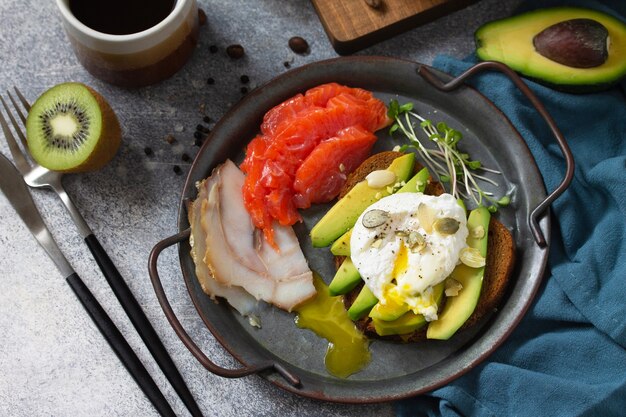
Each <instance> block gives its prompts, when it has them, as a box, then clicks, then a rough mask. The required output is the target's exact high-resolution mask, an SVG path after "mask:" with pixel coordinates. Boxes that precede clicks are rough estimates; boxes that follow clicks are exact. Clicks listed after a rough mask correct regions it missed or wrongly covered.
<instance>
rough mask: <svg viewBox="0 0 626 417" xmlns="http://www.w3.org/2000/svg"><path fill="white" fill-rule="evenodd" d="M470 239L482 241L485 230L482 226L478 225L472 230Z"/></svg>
mask: <svg viewBox="0 0 626 417" xmlns="http://www.w3.org/2000/svg"><path fill="white" fill-rule="evenodd" d="M472 237H473V238H474V239H482V238H484V237H485V228H484V227H483V226H482V225H478V226H476V227H474V228H473V229H472Z"/></svg>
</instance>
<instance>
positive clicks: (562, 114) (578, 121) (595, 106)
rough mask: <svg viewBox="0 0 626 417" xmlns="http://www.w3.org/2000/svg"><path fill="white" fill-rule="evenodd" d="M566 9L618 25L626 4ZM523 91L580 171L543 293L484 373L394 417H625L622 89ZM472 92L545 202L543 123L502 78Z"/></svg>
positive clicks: (557, 176)
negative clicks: (553, 126) (525, 149)
mask: <svg viewBox="0 0 626 417" xmlns="http://www.w3.org/2000/svg"><path fill="white" fill-rule="evenodd" d="M618 3H619V4H618ZM554 4H558V2H554V1H552V2H547V1H535V2H529V3H526V4H524V6H523V7H524V8H525V9H531V8H536V7H546V6H548V5H554ZM567 4H570V5H573V4H576V5H583V6H587V7H592V8H597V9H601V10H603V11H606V12H609V13H611V14H613V15H614V16H616V17H619V18H621V19H623V20H626V2H624V1H619V2H618V1H614V2H609V1H606V2H604V3H601V2H589V1H578V2H571V1H570V2H568V3H567ZM475 62H476V60H475V58H474V57H470V58H468V59H466V60H464V61H459V60H456V59H454V58H450V57H438V58H437V59H436V60H435V62H434V66H435V67H437V68H440V69H441V70H443V71H445V72H447V73H449V74H453V75H457V74H459V73H461V72H462V71H464V70H465V69H467V68H468V67H470V66H471V65H472V64H473V63H475ZM526 82H527V84H529V85H530V87H531V88H532V90H533V91H534V92H535V94H536V95H537V96H538V97H539V99H540V100H541V101H542V102H543V103H544V105H545V106H546V107H547V109H548V111H549V112H550V114H551V115H552V116H553V117H554V119H555V121H556V123H557V125H558V126H559V128H560V129H561V131H562V133H563V134H564V136H565V138H566V139H567V141H568V143H569V146H570V147H571V149H572V152H573V154H574V159H575V162H576V172H575V176H574V179H573V181H572V184H571V185H570V187H569V188H568V190H567V191H566V192H565V193H564V194H563V195H562V196H561V197H560V198H559V199H558V200H557V201H556V202H555V203H554V204H553V205H552V220H553V222H552V231H551V233H552V239H551V242H550V257H549V262H548V270H547V272H546V274H545V276H544V282H543V284H542V287H541V288H540V290H539V293H538V295H537V297H536V299H535V302H534V303H533V305H532V308H531V309H530V310H529V311H528V313H527V314H526V316H525V317H524V319H523V320H522V322H521V323H520V324H519V326H518V327H517V328H516V329H515V331H514V332H513V333H512V334H511V336H510V337H509V338H508V339H507V340H506V342H505V343H504V344H503V345H502V346H501V347H500V348H498V349H497V350H496V351H495V352H494V353H493V354H492V355H491V356H490V357H489V358H488V359H487V360H486V361H485V362H483V363H482V364H480V365H479V366H477V367H476V368H474V369H473V370H471V371H470V372H469V373H467V374H466V375H464V376H462V377H461V378H458V379H457V380H455V381H453V382H452V383H450V384H448V385H446V386H444V387H442V388H440V389H437V390H435V391H433V392H431V393H429V394H427V395H422V396H418V397H414V398H411V399H408V400H404V401H400V402H398V403H396V411H397V414H398V415H399V416H402V417H405V416H446V417H449V416H477V417H481V416H489V417H494V416H507V417H508V416H529V417H530V416H532V417H536V416H626V96H625V93H626V89H625V88H624V87H625V86H626V83H624V82H623V83H622V84H621V86H620V85H618V86H616V87H614V88H612V89H610V90H608V91H605V92H601V93H594V94H586V95H573V94H566V93H561V92H557V91H554V90H552V89H550V88H547V87H544V86H542V85H539V84H536V83H533V82H530V81H526ZM472 84H473V85H474V86H475V87H476V88H477V89H478V90H479V91H481V92H482V93H483V94H485V95H486V96H487V97H488V98H489V99H491V100H492V101H493V102H494V103H495V104H496V105H497V106H498V107H499V108H500V109H501V110H502V111H503V112H504V113H505V114H506V115H507V117H508V118H509V119H510V120H511V122H512V123H513V124H514V125H515V127H516V128H517V130H518V131H519V132H520V134H521V135H522V137H523V138H524V139H525V141H526V142H527V143H528V146H529V147H530V150H531V152H532V154H533V155H534V157H535V159H536V161H537V164H538V166H539V169H540V171H541V174H542V175H543V178H544V181H545V185H546V188H547V189H548V190H549V191H551V190H553V189H554V188H555V187H556V186H557V185H558V184H559V182H560V181H561V179H562V177H563V173H564V171H565V162H564V159H563V156H562V155H561V152H560V151H559V148H558V146H557V145H556V142H555V140H554V139H553V137H552V134H551V133H550V131H549V130H548V128H547V126H546V125H545V124H544V122H543V121H542V119H541V118H540V116H539V115H538V114H536V113H535V111H534V110H533V108H532V106H531V105H530V104H529V103H528V101H527V100H526V99H525V98H524V96H523V95H522V94H521V93H519V92H518V91H517V89H516V88H515V87H514V86H513V85H512V84H511V83H510V82H509V81H508V79H507V78H505V77H504V76H502V75H500V74H496V73H490V74H485V75H480V76H478V77H477V78H474V79H473V80H472Z"/></svg>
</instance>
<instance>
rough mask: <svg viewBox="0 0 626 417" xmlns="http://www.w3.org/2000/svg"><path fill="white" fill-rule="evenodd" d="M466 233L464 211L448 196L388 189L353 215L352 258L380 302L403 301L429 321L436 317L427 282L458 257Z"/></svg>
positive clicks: (440, 277) (430, 283)
mask: <svg viewBox="0 0 626 417" xmlns="http://www.w3.org/2000/svg"><path fill="white" fill-rule="evenodd" d="M468 233H469V232H468V229H467V220H466V213H465V210H464V209H463V208H462V207H461V206H460V205H459V204H458V203H457V201H456V199H455V198H454V197H453V196H452V195H450V194H442V195H440V196H431V195H425V194H422V193H398V194H392V195H390V196H388V197H384V198H382V199H380V200H379V201H377V202H376V203H374V204H372V205H371V206H370V207H368V208H367V210H365V211H364V212H363V213H362V214H361V216H360V217H359V218H358V220H357V222H356V224H355V225H354V229H353V231H352V237H351V239H350V252H351V258H352V262H353V263H354V265H355V266H356V268H357V270H358V271H359V273H360V275H361V277H362V279H363V280H364V282H365V285H367V286H368V287H369V289H370V290H371V291H372V293H373V294H374V295H375V296H376V297H377V298H378V300H379V302H380V303H381V304H382V305H386V304H398V305H402V304H403V303H405V304H407V305H408V307H409V309H410V310H412V311H413V312H414V313H415V314H422V315H424V317H425V318H426V320H428V321H432V320H436V319H437V302H436V300H435V299H434V295H433V290H432V287H433V286H435V285H437V284H439V283H440V282H443V281H444V280H445V279H446V278H447V277H448V276H449V275H450V273H451V272H452V270H453V269H454V267H455V266H456V265H457V264H458V263H459V262H460V261H459V257H460V254H461V251H462V250H463V249H464V248H466V247H467V243H466V239H467V235H468Z"/></svg>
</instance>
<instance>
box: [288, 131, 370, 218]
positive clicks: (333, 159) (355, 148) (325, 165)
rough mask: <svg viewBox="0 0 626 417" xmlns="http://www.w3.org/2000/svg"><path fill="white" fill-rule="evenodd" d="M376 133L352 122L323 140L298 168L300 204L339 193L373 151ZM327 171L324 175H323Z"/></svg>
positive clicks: (306, 205) (304, 205)
mask: <svg viewBox="0 0 626 417" xmlns="http://www.w3.org/2000/svg"><path fill="white" fill-rule="evenodd" d="M374 142H376V135H374V134H373V133H372V132H370V131H369V130H367V129H364V128H363V127H361V126H350V127H347V128H345V129H343V130H340V131H339V133H337V136H335V137H333V138H330V139H328V140H325V141H323V142H322V143H320V144H319V145H318V146H317V147H316V148H315V149H313V152H311V153H310V154H309V156H308V157H307V158H306V159H305V160H304V161H303V162H302V165H300V168H298V170H297V171H296V177H295V181H294V183H293V189H294V191H295V195H294V202H295V205H296V207H298V208H309V207H310V206H311V204H317V203H327V202H329V201H331V200H332V199H334V198H335V197H337V195H338V194H339V191H340V190H341V187H343V185H344V184H345V183H346V180H347V178H348V174H349V173H350V172H352V171H354V170H355V169H356V168H357V167H358V166H359V165H360V164H361V162H363V161H364V160H365V159H366V158H367V156H368V155H369V153H370V150H371V149H372V146H373V145H374ZM320 172H323V173H324V175H319V173H320Z"/></svg>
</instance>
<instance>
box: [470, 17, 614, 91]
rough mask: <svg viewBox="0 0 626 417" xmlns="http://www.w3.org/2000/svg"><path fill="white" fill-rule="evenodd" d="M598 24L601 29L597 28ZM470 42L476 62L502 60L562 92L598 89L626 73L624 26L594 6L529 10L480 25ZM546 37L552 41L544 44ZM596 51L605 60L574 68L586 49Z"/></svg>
mask: <svg viewBox="0 0 626 417" xmlns="http://www.w3.org/2000/svg"><path fill="white" fill-rule="evenodd" d="M590 21H593V22H590ZM585 22H587V23H595V24H585ZM570 23H573V24H570ZM598 23H599V24H600V25H601V26H603V27H604V28H606V32H603V31H601V30H600V31H598V30H596V29H597V28H596V26H598V25H597V24H598ZM607 32H608V36H606V33H607ZM603 33H604V36H602V34H603ZM540 34H542V35H541V36H539V35H540ZM546 35H550V36H546ZM475 41H476V55H477V56H478V58H480V59H481V60H483V61H499V62H502V63H504V64H506V65H508V66H509V67H511V68H512V69H514V70H515V71H517V72H519V73H520V74H522V75H524V76H526V77H528V78H532V79H534V80H536V81H538V82H540V83H542V84H546V85H549V86H551V87H553V88H555V89H558V90H562V91H568V92H574V93H583V92H592V91H599V90H602V89H605V88H608V87H610V86H611V85H613V84H615V83H616V82H617V81H619V80H620V79H621V78H622V77H624V76H626V24H625V23H624V22H622V21H620V20H618V19H617V18H615V17H613V16H610V15H608V14H606V13H602V12H600V11H596V10H591V9H584V8H575V7H553V8H546V9H538V10H534V11H531V12H527V13H524V14H520V15H517V16H513V17H510V18H505V19H500V20H496V21H493V22H489V23H487V24H485V25H483V26H481V27H480V28H479V29H478V30H477V31H476V33H475ZM546 41H547V42H552V44H547V45H546ZM598 49H602V51H600V52H599V56H602V57H604V56H605V57H606V60H604V59H602V60H600V61H599V62H595V63H594V64H587V65H595V66H591V67H587V68H583V67H579V66H575V65H576V62H577V61H578V62H580V63H581V65H582V63H583V62H584V61H585V59H586V58H588V55H589V53H590V51H594V50H595V51H597V50H598ZM555 54H556V55H557V56H555ZM559 54H561V55H562V57H559V56H558V55H559ZM548 56H550V58H548ZM559 58H562V59H559ZM557 61H561V62H567V63H568V65H565V64H563V63H559V62H557ZM596 61H597V59H596ZM572 65H574V66H572Z"/></svg>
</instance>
